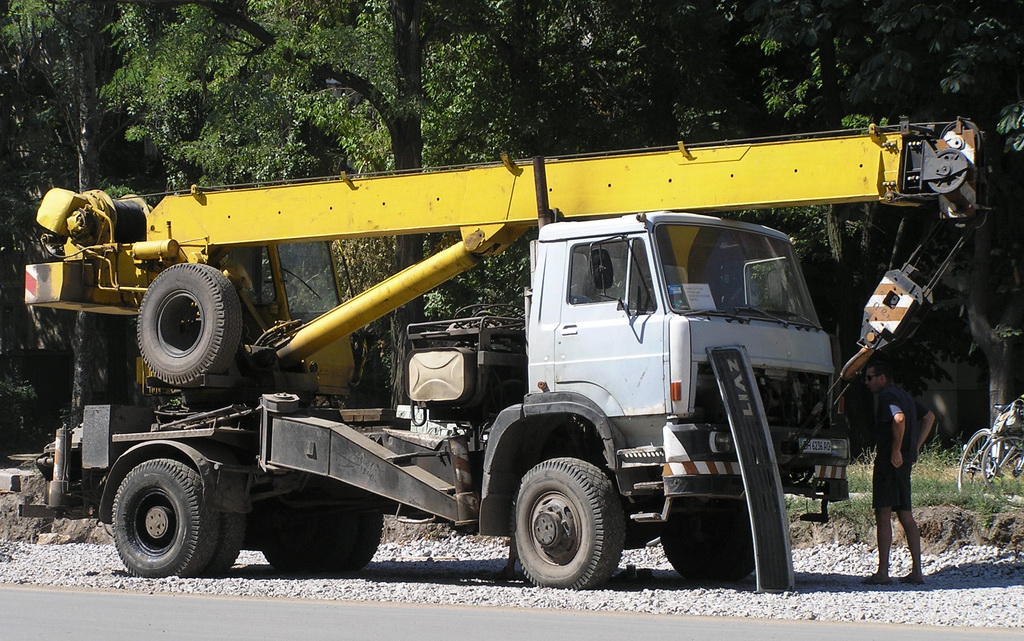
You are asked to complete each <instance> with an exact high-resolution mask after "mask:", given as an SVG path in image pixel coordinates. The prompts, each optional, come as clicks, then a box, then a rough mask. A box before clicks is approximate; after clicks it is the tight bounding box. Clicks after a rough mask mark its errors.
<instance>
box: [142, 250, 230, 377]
mask: <svg viewBox="0 0 1024 641" xmlns="http://www.w3.org/2000/svg"><path fill="white" fill-rule="evenodd" d="M137 338H138V341H139V350H140V351H141V352H142V358H143V360H144V361H145V362H146V365H147V366H148V367H149V369H150V370H151V371H152V372H153V374H154V375H155V376H156V377H157V378H159V379H160V380H162V381H164V382H167V383H170V384H171V385H188V384H190V383H193V382H195V381H196V380H197V379H199V377H200V376H202V375H204V374H221V373H223V372H225V371H226V370H227V369H228V367H230V366H231V363H232V362H233V361H234V358H235V354H236V352H237V351H238V345H239V343H240V342H241V338H242V308H241V305H240V304H239V302H238V295H237V294H236V293H235V289H234V287H233V286H232V285H231V281H229V280H228V279H227V277H226V276H224V274H222V273H221V272H220V271H219V270H217V269H216V268H215V267H211V266H210V265H201V264H198V263H182V264H180V265H174V266H172V267H168V268H167V269H166V270H164V271H163V272H162V273H161V274H160V275H159V276H158V277H157V278H156V280H155V281H153V284H152V285H150V287H149V289H148V290H147V291H146V295H145V296H143V298H142V306H141V307H140V308H139V319H138V325H137Z"/></svg>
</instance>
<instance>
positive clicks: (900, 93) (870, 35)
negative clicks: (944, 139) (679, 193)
mask: <svg viewBox="0 0 1024 641" xmlns="http://www.w3.org/2000/svg"><path fill="white" fill-rule="evenodd" d="M745 15H746V17H747V19H749V20H750V21H752V28H753V33H754V39H755V40H757V41H758V42H760V43H761V45H762V49H763V51H764V52H765V53H766V59H767V60H769V61H780V63H779V64H776V65H771V64H766V66H765V69H766V71H765V72H764V77H765V97H766V100H765V102H766V105H767V106H768V108H769V109H773V110H776V111H780V112H783V113H784V114H785V115H786V116H787V117H788V118H791V119H793V120H794V121H796V122H805V119H806V118H808V117H810V118H811V119H812V120H813V119H817V118H824V119H826V120H827V121H828V122H835V116H836V115H837V114H838V115H840V116H841V118H842V119H843V121H844V122H845V123H848V124H853V123H858V124H859V123H861V122H864V121H866V120H874V121H878V122H886V121H888V122H895V121H896V119H897V118H899V117H900V116H904V115H905V116H909V117H911V119H912V120H928V119H933V118H934V119H947V120H948V119H950V118H951V117H952V116H953V115H956V114H966V115H969V116H970V117H972V118H973V119H975V120H976V122H978V124H979V125H980V126H981V127H982V128H983V129H984V130H986V132H987V133H988V134H989V137H988V139H987V141H986V142H987V145H986V146H987V153H988V161H987V162H988V164H989V166H990V167H992V168H993V171H992V173H991V174H990V176H989V177H988V178H989V195H990V196H991V204H992V205H993V209H992V211H990V212H988V214H986V219H985V224H982V225H980V226H978V228H977V230H976V231H975V233H974V241H973V252H972V254H973V255H971V256H965V257H964V258H965V260H964V261H963V264H964V266H963V268H962V269H964V270H965V271H966V272H967V273H968V274H969V276H968V282H969V283H970V286H969V287H967V288H965V291H964V292H963V294H962V296H963V304H964V307H965V309H966V314H965V315H966V317H967V321H968V326H969V327H970V331H971V335H972V337H973V340H974V343H975V344H976V345H977V346H978V347H979V349H980V350H981V351H982V352H983V353H984V355H985V357H986V360H987V363H988V367H989V372H990V397H991V400H992V402H993V403H995V402H1004V401H1005V400H1008V399H1009V398H1010V397H1013V396H1016V395H1017V394H1018V393H1019V390H1018V389H1017V388H1018V387H1019V385H1020V381H1016V380H1015V377H1016V375H1017V374H1016V369H1015V367H1014V366H1013V363H1014V361H1015V359H1016V358H1017V357H1019V356H1020V353H1019V352H1020V349H1021V342H1020V338H1019V337H1020V326H1021V319H1022V317H1021V314H1022V312H1024V304H1022V301H1021V300H1020V298H1021V290H1020V286H1019V283H1020V277H1019V267H1018V264H1017V260H1016V256H1017V255H1018V254H1019V252H1018V251H1017V249H1018V248H1019V245H1020V224H1019V222H1017V218H1018V217H1017V216H1016V215H1015V212H1014V207H1013V203H1014V202H1019V194H1017V193H1016V192H1017V188H1016V186H1015V183H1016V181H1015V180H1012V179H1010V177H1011V176H1013V175H1014V174H1015V173H1016V174H1017V175H1019V171H1020V169H1021V167H1020V163H1021V159H1020V155H1019V154H1018V153H1016V152H1012V153H1011V152H1010V151H1004V149H1008V150H1012V149H1014V147H1013V145H1014V144H1015V143H1017V142H1019V140H1020V138H1019V137H1018V136H1019V134H1020V128H1019V126H1020V121H1019V120H1018V119H1017V118H1016V117H1015V114H1019V113H1020V107H1019V105H1020V100H1021V99H1020V93H1019V70H1020V68H1021V36H1020V35H1019V34H1020V32H1021V26H1022V24H1021V23H1022V21H1024V12H1022V11H1021V6H1020V3H1019V2H1016V1H1002V2H985V3H982V2H979V1H974V0H951V1H947V2H939V3H928V4H922V3H919V2H911V1H908V0H876V1H874V2H868V3H854V2H850V1H847V0H803V1H801V2H786V3H783V2H777V1H775V0H757V1H755V2H752V3H751V4H750V5H749V8H748V10H747V12H746V14H745ZM832 51H834V52H835V55H834V56H833V55H832V53H831V52H832ZM1002 134H1007V135H1008V136H1007V137H1006V138H1004V137H1003V135H1002ZM1007 144H1009V147H1008V148H1007V147H1006V145H1007ZM884 211H885V210H884V209H881V208H867V209H864V210H861V211H857V210H856V209H854V210H851V209H849V208H841V209H840V208H833V209H832V211H831V212H830V215H829V221H830V225H829V232H828V234H829V239H830V244H831V248H832V253H833V259H834V261H835V264H836V266H837V267H838V268H839V272H840V273H843V274H851V273H858V271H860V270H861V268H862V267H863V266H865V265H866V266H870V267H871V268H878V267H882V266H890V265H895V266H899V263H900V262H901V261H902V260H903V259H905V258H906V256H907V255H908V253H909V250H910V249H911V248H912V247H913V246H914V245H915V244H916V242H917V241H918V239H919V238H920V237H921V236H922V235H923V229H924V227H925V226H926V225H927V221H925V220H922V219H915V218H913V217H900V218H899V221H900V222H899V224H898V225H896V224H895V223H894V222H891V221H889V220H884V221H883V220H882V217H883V216H884V217H885V218H886V219H888V218H889V214H888V213H882V212H884ZM894 220H895V219H894ZM889 239H897V241H898V244H897V245H893V244H892V243H891V242H890V241H889ZM932 251H933V252H935V253H936V254H937V253H940V252H942V251H944V250H943V249H942V248H941V247H935V248H932ZM861 273H863V272H862V271H861ZM867 284H870V281H867ZM836 289H838V290H842V291H856V289H850V288H848V287H846V286H845V285H844V286H842V287H839V288H836ZM856 298H858V299H859V297H856ZM853 313H854V310H852V309H851V310H849V312H848V313H847V314H846V316H847V317H848V318H851V319H852V318H853ZM935 320H936V319H930V321H929V322H935ZM847 326H848V327H849V328H850V329H849V330H847V331H845V332H844V331H840V337H841V339H842V344H843V348H844V349H845V350H849V349H850V348H851V346H852V344H851V342H850V335H851V330H852V328H853V327H854V325H853V324H852V322H848V323H847ZM949 333H952V334H955V333H956V331H955V330H951V331H950V332H949ZM914 362H915V364H916V363H917V361H916V359H914Z"/></svg>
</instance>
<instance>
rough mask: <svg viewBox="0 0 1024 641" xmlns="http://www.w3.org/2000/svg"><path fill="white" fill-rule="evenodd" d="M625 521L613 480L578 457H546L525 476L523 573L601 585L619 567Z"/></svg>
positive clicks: (541, 579) (565, 583)
mask: <svg viewBox="0 0 1024 641" xmlns="http://www.w3.org/2000/svg"><path fill="white" fill-rule="evenodd" d="M625 538H626V523H625V517H624V516H623V513H622V505H621V503H620V502H619V494H618V492H617V491H616V489H615V486H614V485H613V484H612V481H611V479H609V478H608V476H607V475H605V473H604V472H602V471H601V469H600V468H598V467H597V466H595V465H592V464H591V463H587V462H586V461H581V460H579V459H574V458H556V459H550V460H547V461H544V462H542V463H540V464H538V465H537V466H535V467H534V468H533V469H531V470H530V471H529V472H527V473H526V475H525V476H524V477H523V481H522V484H521V485H520V487H519V495H518V497H517V498H516V506H515V543H516V550H517V552H518V557H519V562H520V563H521V564H522V566H523V572H524V573H525V574H526V578H527V579H529V580H530V582H531V583H533V584H534V585H538V586H543V587H551V588H569V589H575V590H585V589H589V588H594V587H597V586H599V585H601V584H603V583H604V582H606V581H607V580H608V579H610V578H611V576H612V574H613V573H614V572H615V570H616V569H617V568H618V567H619V560H620V559H621V558H622V549H623V545H624V544H625Z"/></svg>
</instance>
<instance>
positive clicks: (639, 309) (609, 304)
mask: <svg viewBox="0 0 1024 641" xmlns="http://www.w3.org/2000/svg"><path fill="white" fill-rule="evenodd" d="M565 258H566V261H567V265H566V273H567V274H568V279H567V285H568V287H567V291H565V292H564V296H565V298H564V302H563V303H562V305H561V314H560V318H559V323H558V325H557V327H556V328H555V336H554V339H555V350H554V352H555V353H554V361H555V362H554V370H555V372H554V373H555V387H554V389H555V390H559V391H573V392H578V393H580V394H583V395H585V396H587V397H588V398H590V399H591V400H593V401H594V402H595V403H596V404H597V405H599V406H600V407H601V408H602V409H603V410H604V411H605V413H606V414H607V415H608V416H643V415H651V414H664V413H665V411H666V397H667V393H668V382H667V378H666V367H667V355H666V348H665V340H666V339H665V321H664V314H662V313H659V306H658V304H657V300H656V294H655V291H654V287H653V284H652V279H651V265H650V252H648V251H647V247H646V244H645V243H644V241H643V239H641V238H626V237H619V238H615V239H611V240H600V241H581V242H578V243H575V244H572V245H571V246H570V247H569V251H568V252H567V255H566V257H565Z"/></svg>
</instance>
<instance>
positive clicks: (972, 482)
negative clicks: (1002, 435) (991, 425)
mask: <svg viewBox="0 0 1024 641" xmlns="http://www.w3.org/2000/svg"><path fill="white" fill-rule="evenodd" d="M991 438H992V430H990V429H988V428H982V429H980V430H978V431H977V432H975V433H974V435H973V436H971V438H970V440H969V441H967V445H966V446H965V447H964V453H963V455H962V456H961V457H960V469H959V471H958V472H957V475H956V489H958V490H959V491H961V492H963V491H964V490H965V489H966V488H969V487H983V486H984V484H985V474H984V473H983V470H984V468H983V467H982V459H983V458H984V454H985V452H986V451H987V450H988V449H990V448H989V447H988V445H989V443H990V442H991Z"/></svg>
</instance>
